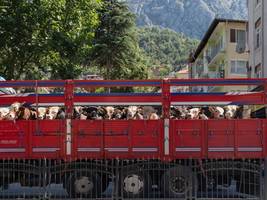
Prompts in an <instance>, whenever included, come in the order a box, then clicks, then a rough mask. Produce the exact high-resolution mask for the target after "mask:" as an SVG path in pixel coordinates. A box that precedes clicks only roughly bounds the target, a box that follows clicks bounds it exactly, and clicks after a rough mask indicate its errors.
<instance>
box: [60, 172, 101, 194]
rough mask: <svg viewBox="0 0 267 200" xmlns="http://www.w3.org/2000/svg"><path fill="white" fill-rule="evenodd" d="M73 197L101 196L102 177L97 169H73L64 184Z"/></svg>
mask: <svg viewBox="0 0 267 200" xmlns="http://www.w3.org/2000/svg"><path fill="white" fill-rule="evenodd" d="M64 188H66V190H67V192H68V194H69V196H70V197H71V198H76V197H78V198H82V197H84V198H96V197H100V196H101V192H102V188H101V178H100V177H99V175H98V174H97V173H96V172H95V171H73V172H72V173H70V174H69V176H68V179H67V182H66V184H64Z"/></svg>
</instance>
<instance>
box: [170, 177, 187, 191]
mask: <svg viewBox="0 0 267 200" xmlns="http://www.w3.org/2000/svg"><path fill="white" fill-rule="evenodd" d="M170 181H171V182H170V183H171V190H172V191H173V192H175V193H179V194H182V193H185V191H186V179H185V178H184V177H183V176H175V177H173V178H172V179H171V180H170Z"/></svg>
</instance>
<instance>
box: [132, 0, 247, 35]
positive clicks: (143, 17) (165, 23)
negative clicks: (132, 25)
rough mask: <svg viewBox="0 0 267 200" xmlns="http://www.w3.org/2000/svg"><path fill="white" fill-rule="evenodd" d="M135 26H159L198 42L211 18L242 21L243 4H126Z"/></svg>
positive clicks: (239, 0) (176, 0) (227, 0)
mask: <svg viewBox="0 0 267 200" xmlns="http://www.w3.org/2000/svg"><path fill="white" fill-rule="evenodd" d="M127 2H128V5H129V7H130V9H131V10H132V11H133V12H134V13H135V14H136V15H137V25H138V26H153V25H157V26H161V27H165V28H170V29H172V30H174V31H176V32H179V33H184V34H185V35H187V36H189V37H192V38H197V39H201V37H202V36H203V34H204V33H205V32H206V30H207V28H208V26H209V24H210V22H211V21H212V19H213V18H214V17H221V18H231V19H246V18H247V7H246V1H245V0H127Z"/></svg>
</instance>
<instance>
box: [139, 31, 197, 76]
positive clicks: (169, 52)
mask: <svg viewBox="0 0 267 200" xmlns="http://www.w3.org/2000/svg"><path fill="white" fill-rule="evenodd" d="M138 35H139V45H140V47H141V48H142V49H143V50H144V51H145V54H146V56H147V57H148V59H149V62H150V63H149V66H150V72H151V74H153V75H154V76H164V75H167V74H169V73H170V72H171V71H177V70H179V69H181V68H182V67H183V66H184V65H185V64H186V63H187V58H188V55H189V53H190V51H192V50H193V49H195V48H196V45H197V44H198V41H197V40H194V39H190V38H188V37H186V36H184V35H183V34H181V33H176V32H175V31H173V30H170V29H161V28H159V27H146V28H141V29H139V30H138Z"/></svg>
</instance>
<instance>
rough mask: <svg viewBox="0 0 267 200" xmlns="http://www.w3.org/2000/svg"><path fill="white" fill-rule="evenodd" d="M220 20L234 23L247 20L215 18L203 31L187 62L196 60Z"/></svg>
mask: <svg viewBox="0 0 267 200" xmlns="http://www.w3.org/2000/svg"><path fill="white" fill-rule="evenodd" d="M220 22H234V23H246V22H248V21H247V20H238V19H223V18H215V19H214V20H213V21H212V23H211V24H210V26H209V28H208V30H207V32H206V33H205V35H204V37H203V38H202V40H201V42H200V43H199V45H198V47H197V49H196V51H195V52H194V53H193V54H192V55H191V56H190V57H189V63H192V62H194V61H195V60H196V58H197V57H198V56H199V54H200V53H201V51H202V49H203V48H204V47H205V46H206V44H207V42H208V41H209V38H210V36H211V34H212V33H213V31H214V30H215V28H216V27H217V25H218V24H219V23H220Z"/></svg>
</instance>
